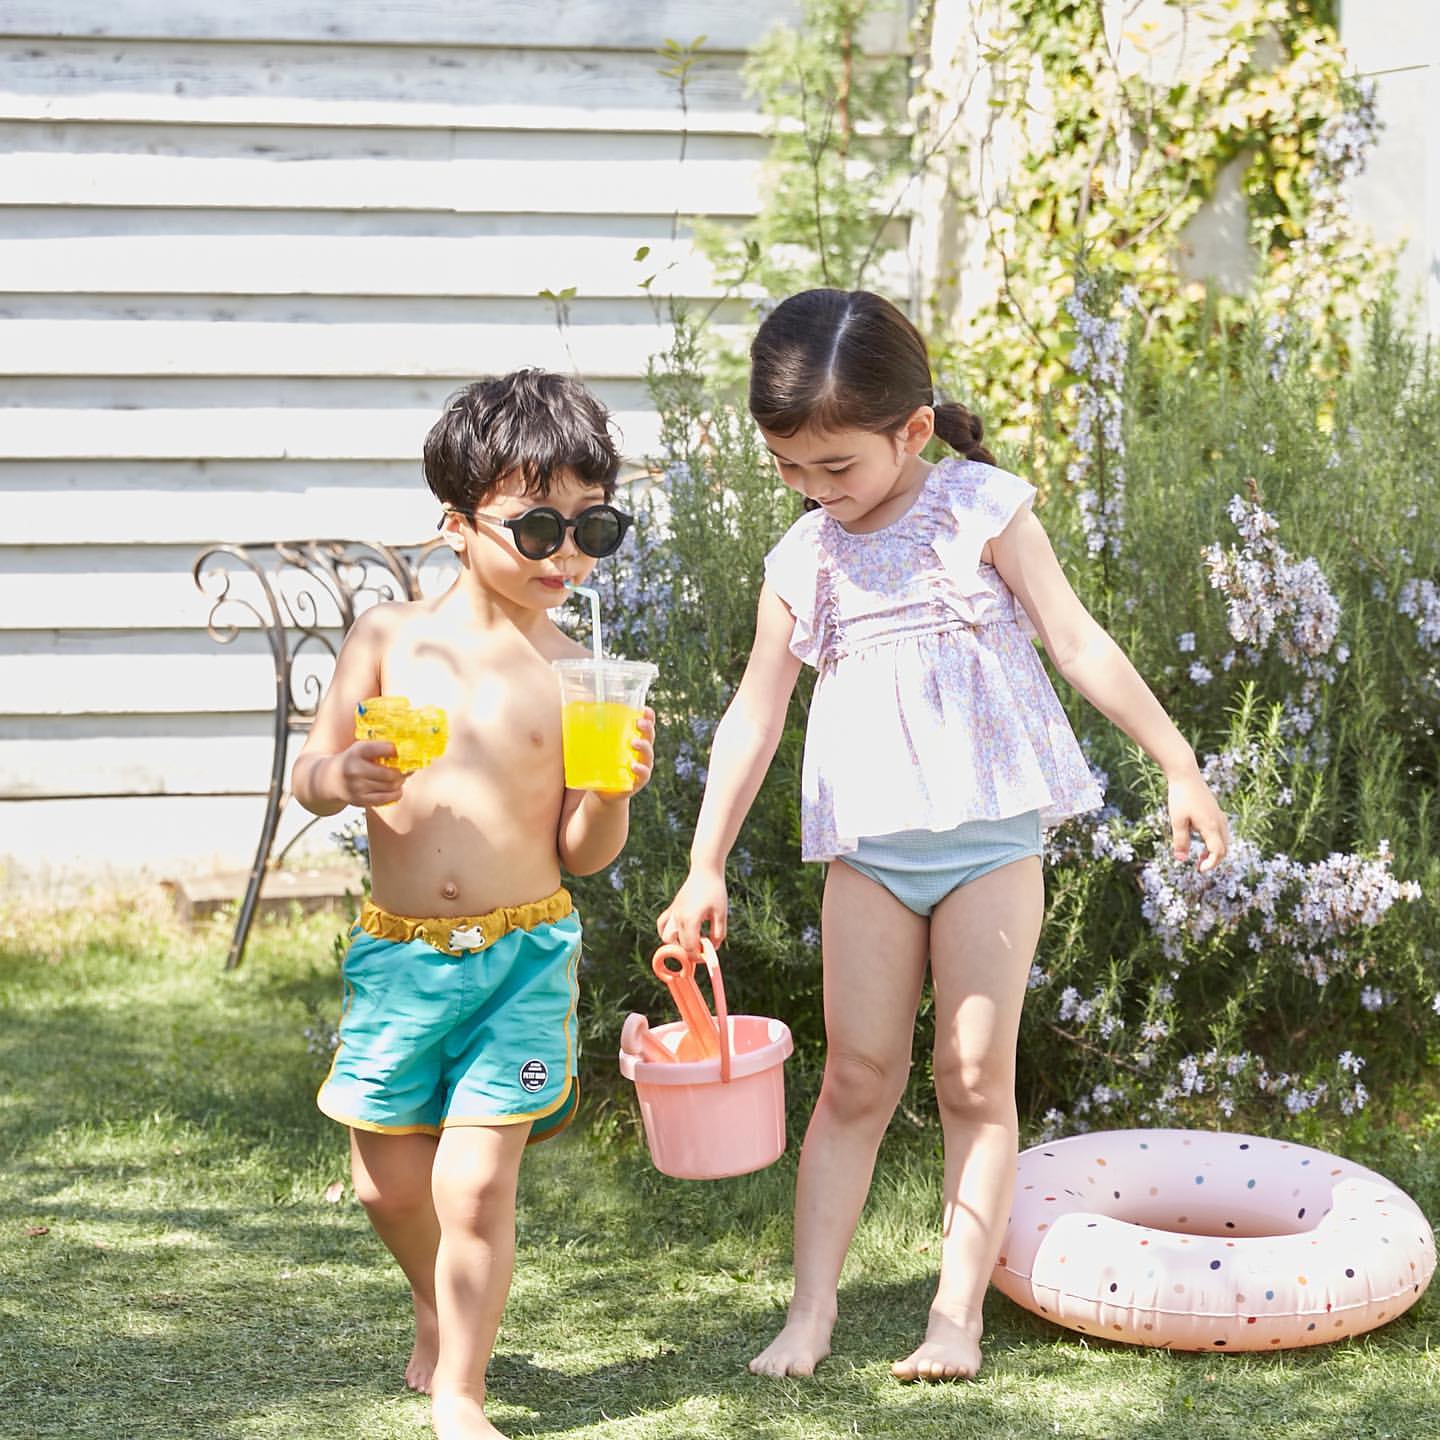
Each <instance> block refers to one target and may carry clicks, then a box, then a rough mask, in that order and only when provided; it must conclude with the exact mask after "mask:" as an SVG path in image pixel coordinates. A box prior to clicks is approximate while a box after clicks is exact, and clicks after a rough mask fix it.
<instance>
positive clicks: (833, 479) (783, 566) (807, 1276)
mask: <svg viewBox="0 0 1440 1440" xmlns="http://www.w3.org/2000/svg"><path fill="white" fill-rule="evenodd" d="M750 355H751V373H750V410H751V413H752V414H753V416H754V417H755V420H756V423H757V424H758V425H759V427H760V431H761V434H762V435H763V436H764V439H765V442H766V444H767V445H768V446H769V448H770V451H771V453H772V454H773V455H774V457H775V464H776V466H777V467H778V469H779V473H780V478H781V479H782V480H783V481H784V482H785V484H787V485H788V486H790V487H791V489H793V490H796V491H798V492H799V493H800V494H802V495H803V496H804V497H805V499H806V504H807V509H808V513H807V514H805V515H803V516H802V517H801V518H800V519H799V520H797V521H796V522H795V524H794V525H792V526H791V527H790V530H789V531H788V532H787V533H786V535H785V536H784V537H783V538H782V539H781V541H780V542H779V544H778V545H776V546H775V548H774V549H773V550H772V551H771V552H770V554H769V555H768V556H767V557H766V561H765V583H764V586H763V587H762V589H761V592H760V603H759V614H758V616H757V620H756V626H755V644H754V648H753V649H752V650H751V652H750V660H749V663H748V665H747V666H746V669H745V674H744V677H743V678H742V680H741V682H740V688H739V689H738V690H737V691H736V693H735V697H734V699H733V700H732V701H731V702H730V706H729V708H728V709H727V710H726V712H725V715H724V718H723V719H722V720H721V722H720V724H719V726H718V728H717V729H716V732H715V739H714V744H713V748H712V750H711V755H710V765H709V778H708V780H707V782H706V786H705V798H704V801H703V803H702V805H701V808H700V817H699V820H698V822H697V824H696V829H695V837H694V842H693V844H692V847H691V852H690V853H691V865H690V873H689V875H688V876H687V877H686V880H685V883H684V884H683V885H682V886H681V888H680V890H679V892H678V893H677V894H676V896H675V898H674V900H673V901H672V902H671V904H670V906H669V908H668V909H667V910H666V911H665V912H664V914H663V915H661V917H660V920H659V930H660V934H661V936H662V937H663V938H666V939H678V940H679V942H680V943H681V944H682V945H684V946H686V948H687V949H691V950H696V949H698V945H699V937H700V932H701V929H702V927H708V930H709V933H710V935H711V937H712V939H713V940H714V941H715V943H716V944H719V943H720V942H721V941H723V940H724V938H725V919H726V894H725V861H726V857H727V856H728V855H729V853H730V849H731V847H732V846H733V845H734V843H735V839H736V835H737V833H738V832H739V829H740V826H741V824H742V822H743V821H744V819H745V815H746V813H747V811H748V810H749V808H750V805H751V803H752V801H753V800H754V798H755V794H756V791H757V790H758V789H759V788H760V783H761V781H762V780H763V778H764V776H765V772H766V769H767V768H768V767H769V764H770V761H771V759H772V757H773V755H774V753H775V747H776V745H777V743H778V742H779V739H780V733H781V727H782V724H783V721H784V717H785V712H786V707H787V705H788V703H789V698H790V693H791V691H792V689H793V688H794V685H795V680H796V677H797V676H798V674H799V671H800V666H801V664H802V663H803V664H808V665H813V666H814V667H815V668H816V669H817V670H818V671H819V678H818V680H817V682H816V685H815V691H814V697H813V699H812V701H811V706H810V721H809V729H808V731H807V734H806V740H805V760H804V774H803V782H802V791H803V824H802V836H803V859H805V860H809V861H822V862H824V863H826V865H827V866H828V870H827V872H826V880H825V898H824V904H823V908H822V934H823V943H822V949H823V955H824V977H825V1031H826V1039H827V1046H828V1049H827V1055H826V1061H825V1076H824V1083H823V1085H822V1087H821V1091H820V1098H819V1100H818V1101H817V1102H816V1106H815V1113H814V1115H813V1116H812V1117H811V1121H810V1126H809V1129H808V1131H807V1133H806V1136H805V1144H804V1148H803V1149H802V1151H801V1154H800V1171H799V1179H798V1184H797V1188H796V1195H795V1291H794V1298H793V1299H792V1300H791V1303H790V1309H789V1315H788V1319H787V1321H786V1323H785V1326H784V1328H783V1329H782V1330H781V1332H780V1334H779V1335H778V1336H777V1337H776V1338H775V1340H774V1341H773V1342H772V1343H771V1344H770V1346H769V1347H768V1348H767V1349H766V1350H765V1351H764V1352H763V1353H762V1354H760V1355H758V1356H757V1357H756V1358H755V1359H754V1360H752V1361H751V1362H750V1369H751V1370H753V1371H755V1372H756V1373H757V1374H765V1375H808V1374H810V1373H811V1371H812V1370H813V1369H814V1368H815V1365H816V1364H817V1363H818V1362H819V1361H820V1360H821V1359H823V1358H824V1357H825V1356H826V1355H827V1354H828V1353H829V1350H830V1332H831V1329H832V1327H833V1326H834V1323H835V1311H836V1292H837V1288H838V1285H839V1280H840V1269H841V1266H842V1264H843V1262H844V1259H845V1252H846V1250H847V1248H848V1247H849V1244H850V1238H851V1236H852V1234H853V1233H854V1229H855V1225H856V1222H857V1221H858V1219H859V1216H860V1210H861V1207H862V1206H863V1205H864V1203H865V1196H866V1193H867V1192H868V1190H869V1188H870V1177H871V1172H872V1170H873V1168H874V1163H875V1155H876V1151H877V1150H878V1148H879V1144H880V1140H881V1137H882V1136H883V1135H884V1132H885V1128H886V1126H887V1124H888V1123H889V1120H890V1116H891V1114H892V1113H893V1111H894V1109H895V1106H896V1104H897V1102H898V1101H899V1099H900V1096H901V1093H902V1092H903V1090H904V1088H905V1082H906V1077H907V1075H908V1073H909V1070H910V1048H911V1037H912V1033H913V1029H914V1023H915V1012H916V1006H917V1004H918V1002H919V997H920V989H921V985H922V983H923V981H924V978H925V971H926V966H927V961H928V965H929V970H930V977H931V984H932V986H933V989H934V999H935V1053H934V1074H935V1092H936V1099H937V1101H938V1104H939V1109H940V1120H941V1125H942V1129H943V1134H944V1143H945V1180H944V1195H945V1205H944V1224H943V1244H942V1249H941V1263H940V1280H939V1286H938V1288H937V1290H936V1294H935V1299H934V1301H933V1302H932V1304H931V1306H930V1314H929V1322H928V1325H927V1327H926V1331H925V1339H924V1341H923V1343H922V1344H921V1345H920V1346H919V1347H918V1348H917V1349H916V1350H915V1351H914V1352H913V1353H912V1354H910V1355H909V1356H907V1357H906V1358H905V1359H903V1360H900V1361H897V1362H896V1364H895V1365H894V1366H893V1370H894V1373H895V1374H896V1375H897V1376H899V1377H900V1378H901V1379H903V1380H949V1379H956V1378H959V1377H968V1376H972V1375H974V1374H975V1373H976V1371H977V1369H978V1368H979V1365H980V1348H979V1341H980V1334H981V1315H980V1307H981V1301H982V1300H983V1298H984V1295H985V1288H986V1285H987V1283H988V1281H989V1278H990V1272H991V1270H992V1268H993V1267H994V1264H995V1258H996V1254H997V1252H998V1250H999V1246H1000V1241H1001V1238H1002V1236H1003V1234H1004V1227H1005V1224H1006V1220H1007V1216H1008V1212H1009V1205H1010V1197H1011V1193H1012V1188H1013V1183H1014V1171H1015V1155H1016V1149H1017V1123H1016V1110H1015V1085H1014V1073H1015V1040H1016V1033H1017V1030H1018V1027H1019V1022H1020V1007H1021V1002H1022V1001H1023V999H1024V996H1025V990H1026V981H1027V979H1028V977H1029V973H1030V965H1031V959H1032V957H1033V954H1034V950H1035V945H1036V941H1037V940H1038V938H1039V934H1040V926H1041V921H1042V918H1043V913H1044V891H1043V884H1042V880H1041V870H1040V834H1041V827H1042V825H1048V824H1051V823H1054V822H1056V821H1059V820H1061V819H1063V818H1064V817H1066V816H1068V815H1075V814H1078V813H1079V812H1081V811H1084V810H1090V809H1093V808H1094V807H1096V806H1097V805H1099V804H1100V800H1101V797H1100V793H1099V791H1098V789H1097V788H1096V785H1095V783H1094V781H1093V780H1092V778H1091V775H1090V772H1089V769H1088V767H1087V766H1086V764H1085V760H1084V757H1083V756H1082V755H1081V753H1080V749H1079V746H1078V745H1077V744H1076V742H1075V737H1074V735H1073V734H1072V733H1071V731H1070V727H1069V725H1068V724H1067V722H1066V719H1065V715H1064V712H1063V711H1062V710H1061V708H1060V703H1059V701H1058V699H1057V698H1056V695H1055V692H1054V690H1052V689H1051V686H1050V683H1049V681H1048V679H1047V678H1046V675H1045V672H1044V669H1043V667H1042V665H1041V662H1040V657H1039V656H1038V655H1037V654H1036V653H1035V648H1034V646H1033V645H1032V644H1031V640H1030V636H1031V635H1032V634H1034V633H1035V632H1036V631H1038V633H1039V638H1040V639H1041V641H1042V642H1043V643H1044V646H1045V649H1046V651H1047V652H1048V654H1049V655H1050V658H1051V660H1052V661H1053V663H1054V665H1055V667H1056V669H1058V670H1059V672H1060V673H1061V674H1062V675H1063V676H1064V677H1065V679H1066V680H1067V681H1068V682H1069V683H1070V684H1071V685H1073V686H1074V687H1075V688H1076V689H1077V690H1078V691H1079V692H1080V693H1081V694H1082V695H1084V696H1085V698H1086V699H1087V700H1089V701H1090V702H1091V704H1093V705H1094V706H1095V707H1096V708H1097V709H1098V710H1100V711H1101V712H1102V713H1103V714H1104V715H1106V716H1107V717H1108V718H1109V719H1110V720H1112V721H1113V722H1114V723H1115V724H1116V725H1118V726H1119V727H1120V728H1121V729H1122V730H1124V731H1125V733H1126V734H1127V735H1129V736H1131V737H1132V738H1133V739H1134V740H1135V741H1136V742H1137V743H1138V744H1139V745H1141V746H1142V747H1143V748H1144V749H1145V751H1146V752H1147V753H1148V754H1149V755H1150V756H1151V758H1152V759H1153V760H1154V761H1155V762H1156V764H1158V765H1159V766H1160V767H1161V768H1162V769H1163V771H1164V772H1165V775H1166V778H1167V780H1168V781H1169V808H1170V821H1171V826H1172V830H1173V841H1174V850H1175V855H1176V857H1177V858H1180V859H1183V858H1185V857H1186V855H1187V854H1188V853H1189V847H1190V837H1191V832H1192V830H1194V831H1198V832H1199V834H1200V837H1201V838H1202V839H1203V840H1204V844H1205V854H1204V858H1203V860H1202V861H1201V865H1200V868H1201V869H1202V870H1210V869H1212V868H1213V867H1214V866H1215V865H1217V864H1219V862H1220V860H1221V859H1222V858H1223V857H1224V854H1225V851H1226V847H1227V844H1228V836H1227V831H1226V823H1225V817H1224V816H1223V814H1222V813H1221V811H1220V809H1219V806H1218V805H1217V804H1216V802H1215V799H1214V797H1213V796H1212V795H1211V793H1210V791H1209V790H1208V788H1207V787H1206V785H1205V783H1204V781H1203V780H1202V779H1201V777H1200V771H1199V769H1198V767H1197V765H1196V762H1195V755H1194V752H1193V751H1192V750H1191V748H1190V746H1189V745H1188V744H1187V743H1186V742H1185V740H1184V738H1183V737H1182V736H1181V735H1180V733H1179V731H1177V730H1176V728H1175V726H1174V725H1173V724H1172V723H1171V721H1170V719H1169V717H1168V716H1167V715H1166V714H1165V712H1164V710H1163V709H1162V708H1161V706H1160V704H1159V702H1158V701H1157V700H1156V699H1155V697H1154V696H1153V695H1152V694H1151V693H1150V691H1149V690H1148V689H1147V688H1146V686H1145V683H1144V681H1143V680H1141V678H1140V676H1139V675H1138V674H1137V673H1136V671H1135V669H1134V667H1133V666H1132V665H1131V664H1130V662H1129V661H1128V660H1127V659H1126V658H1125V656H1124V655H1123V654H1122V653H1121V652H1120V649H1119V648H1118V647H1117V646H1116V644H1115V642H1114V641H1113V640H1111V639H1110V637H1109V636H1108V635H1107V634H1106V633H1105V632H1104V631H1103V630H1102V629H1101V628H1100V626H1099V625H1098V624H1096V622H1095V621H1094V619H1092V618H1091V616H1090V615H1089V614H1088V613H1087V612H1086V610H1085V608H1084V607H1083V606H1082V605H1081V603H1080V601H1079V600H1078V599H1077V598H1076V596H1075V593H1074V591H1072V590H1071V588H1070V586H1069V584H1068V583H1067V581H1066V579H1065V576H1064V575H1063V574H1062V572H1061V570H1060V567H1059V565H1058V564H1057V562H1056V560H1055V556H1054V553H1053V552H1052V550H1051V548H1050V544H1049V541H1048V540H1047V538H1046V536H1045V531H1044V530H1043V529H1042V528H1041V525H1040V522H1039V521H1038V520H1037V519H1036V518H1035V517H1034V515H1033V514H1031V511H1030V502H1031V499H1032V498H1033V496H1034V494H1035V492H1034V489H1033V487H1032V486H1030V485H1028V484H1026V483H1025V481H1023V480H1020V479H1018V478H1017V477H1016V476H1014V475H1010V474H1007V473H1006V472H1005V471H1003V470H999V469H996V468H995V465H994V462H993V460H992V458H991V456H990V454H989V453H988V451H986V450H985V449H984V447H983V446H982V445H981V444H980V436H981V426H980V422H979V421H978V420H977V419H976V418H975V417H974V416H973V415H971V414H970V413H969V412H968V411H967V410H965V409H964V408H963V407H962V406H959V405H953V404H943V405H937V404H936V403H935V401H934V395H933V390H932V382H931V377H930V366H929V360H928V358H927V355H926V350H925V344H924V342H923V341H922V339H921V338H920V336H919V334H918V333H917V332H916V330H915V329H914V327H913V326H912V325H911V324H910V322H909V321H908V320H907V319H906V318H905V317H904V316H903V315H902V314H901V313H900V312H899V311H898V310H896V309H895V307H894V306H892V305H891V304H889V302H888V301H885V300H883V299H881V298H880V297H879V296H876V295H871V294H868V293H867V292H865V291H854V292H851V293H845V292H843V291H838V290H809V291H806V292H805V293H803V294H800V295H795V296H792V297H791V298H790V299H789V300H787V301H785V302H784V303H783V304H782V305H780V306H779V307H778V308H777V309H776V310H775V311H774V312H772V314H771V315H770V316H769V317H768V318H767V319H766V321H765V323H764V324H763V325H761V327H760V330H759V333H758V334H757V335H756V337H755V342H754V344H753V346H752V347H751V352H750ZM932 434H938V435H939V436H940V438H941V439H942V440H944V441H945V442H946V443H947V444H948V445H949V446H951V447H952V448H953V449H955V450H957V451H959V452H960V453H961V454H962V455H963V456H964V459H961V460H945V461H942V462H941V463H940V464H938V465H930V464H928V463H927V462H926V461H924V460H922V459H921V458H920V452H921V451H922V449H923V448H924V447H925V444H926V442H927V441H928V440H929V439H930V437H931V435H932ZM1031 622H1033V629H1032V628H1031Z"/></svg>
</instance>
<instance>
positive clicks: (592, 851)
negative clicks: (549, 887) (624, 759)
mask: <svg viewBox="0 0 1440 1440" xmlns="http://www.w3.org/2000/svg"><path fill="white" fill-rule="evenodd" d="M636 729H637V731H638V734H637V735H636V738H635V740H634V741H633V742H632V749H633V750H634V751H635V759H634V760H633V761H632V762H631V765H630V772H631V774H632V775H634V777H635V783H634V788H633V789H631V790H619V791H616V792H614V793H613V794H612V793H609V792H605V791H599V790H567V791H566V792H565V801H564V803H563V804H562V806H561V807H560V828H559V831H558V832H557V837H556V851H557V853H558V854H559V856H560V863H561V864H562V865H563V866H564V867H565V868H566V869H567V870H568V871H569V872H570V873H571V874H572V875H593V874H594V873H595V872H596V871H597V870H603V869H604V868H605V866H607V865H608V864H609V863H610V862H611V861H612V860H613V859H614V858H615V857H616V856H617V855H618V854H619V853H620V852H621V851H622V850H623V849H624V848H625V840H626V837H627V836H628V835H629V833H630V801H631V799H632V798H633V797H634V796H635V794H636V793H637V792H638V791H640V790H642V789H644V787H645V786H646V785H647V784H648V783H649V781H650V773H651V771H652V770H653V769H654V768H655V712H654V711H653V710H652V709H651V708H650V707H649V706H648V705H647V706H645V709H644V712H643V713H642V715H641V717H640V722H639V724H638V725H637V727H636Z"/></svg>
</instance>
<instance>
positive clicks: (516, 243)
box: [0, 210, 720, 318]
mask: <svg viewBox="0 0 1440 1440" xmlns="http://www.w3.org/2000/svg"><path fill="white" fill-rule="evenodd" d="M5 219H6V217H5V212H4V211H3V210H0V295H3V294H4V293H6V292H8V293H10V294H24V293H38V294H56V295H63V294H80V295H84V294H103V293H105V292H107V291H108V292H115V293H119V294H122V295H181V294H190V295H214V296H226V297H229V296H239V295H335V296H357V297H358V296H388V295H404V296H445V297H490V296H494V297H515V298H524V299H527V300H529V299H534V298H535V297H536V296H537V294H538V292H539V291H541V290H552V291H555V292H557V293H558V292H559V291H561V290H564V289H567V288H569V287H571V286H574V287H575V290H576V292H577V297H580V300H581V303H582V304H583V303H584V302H585V301H586V300H593V299H595V298H597V297H603V298H610V297H614V298H618V299H624V300H636V299H639V298H640V297H641V296H642V295H643V293H644V292H643V291H642V289H641V283H642V282H643V281H644V280H646V279H648V278H650V277H652V276H653V277H655V279H654V281H653V285H652V288H654V289H655V290H656V291H657V292H658V293H660V294H667V295H682V296H687V297H693V298H705V299H709V298H711V297H714V296H716V295H718V294H719V293H720V292H719V288H718V287H717V286H716V284H715V282H714V279H713V277H712V275H711V272H710V267H709V264H708V262H706V261H705V259H704V258H703V257H702V256H700V255H698V254H696V252H695V250H694V247H693V245H692V244H691V243H690V241H689V240H688V239H681V240H678V241H671V240H670V239H669V237H668V222H665V225H664V228H663V230H662V227H661V226H660V225H657V226H655V227H654V228H653V229H652V231H651V233H650V234H648V235H643V236H637V235H633V234H632V235H618V236H611V235H596V234H575V233H559V234H551V235H533V234H530V235H525V234H510V235H474V236H464V237H451V236H435V235H336V234H333V233H332V234H324V233H319V234H287V235H265V234H254V233H247V230H246V227H245V225H244V222H243V221H237V223H236V227H235V229H236V233H234V234H230V235H213V234H196V233H192V231H191V229H190V227H191V226H192V225H193V217H192V216H189V215H185V214H183V213H182V214H177V215H176V216H175V221H174V228H175V232H176V233H168V234H167V233H163V232H162V233H152V234H147V235H126V234H114V233H110V232H109V229H108V227H107V226H105V225H103V224H97V225H96V226H95V229H94V233H92V234H89V235H83V236H81V235H60V236H56V235H40V236H36V237H34V238H10V237H7V236H5V235H4V234H3V227H5ZM642 247H643V248H645V249H647V250H648V252H649V253H648V254H646V255H644V256H643V257H641V258H640V259H638V260H637V259H636V255H637V253H638V252H639V251H640V250H641V249H642ZM0 303H3V301H0ZM476 318H479V317H476Z"/></svg>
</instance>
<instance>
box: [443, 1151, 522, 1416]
mask: <svg viewBox="0 0 1440 1440" xmlns="http://www.w3.org/2000/svg"><path fill="white" fill-rule="evenodd" d="M529 1134H530V1127H529V1125H457V1126H453V1127H451V1128H449V1129H447V1130H445V1131H444V1132H443V1133H442V1135H441V1136H440V1145H439V1148H438V1149H437V1150H436V1152H435V1165H434V1169H433V1172H432V1185H433V1191H434V1196H435V1213H436V1215H437V1216H438V1218H439V1221H440V1247H439V1250H438V1251H437V1253H436V1257H435V1304H436V1312H437V1314H438V1316H439V1322H440V1354H439V1359H438V1361H437V1362H436V1365H435V1380H434V1389H433V1394H434V1396H435V1402H434V1405H433V1407H432V1418H433V1421H434V1426H435V1433H436V1435H437V1436H439V1437H440V1440H477V1437H482V1436H483V1437H491V1436H498V1435H499V1434H500V1431H498V1430H497V1429H496V1428H495V1427H494V1426H493V1425H492V1424H491V1423H490V1421H489V1420H488V1419H487V1418H486V1416H485V1367H486V1366H487V1365H488V1364H489V1363H490V1352H491V1351H492V1350H493V1349H494V1347H495V1335H496V1332H497V1331H498V1330H499V1328H500V1315H501V1312H502V1311H503V1310H504V1308H505V1297H506V1296H507V1295H508V1294H509V1293H510V1275H511V1272H512V1270H513V1269H514V1265H515V1182H516V1179H517V1177H518V1175H519V1173H520V1157H521V1155H522V1154H523V1153H524V1150H525V1141H526V1139H527V1138H528V1136H529Z"/></svg>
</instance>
